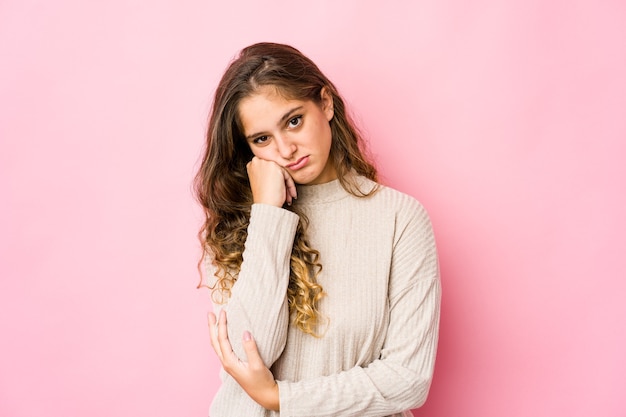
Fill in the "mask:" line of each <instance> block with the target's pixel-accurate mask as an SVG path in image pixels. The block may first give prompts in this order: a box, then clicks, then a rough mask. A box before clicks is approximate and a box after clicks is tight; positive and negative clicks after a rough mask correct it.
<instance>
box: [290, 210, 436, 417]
mask: <svg viewBox="0 0 626 417" xmlns="http://www.w3.org/2000/svg"><path fill="white" fill-rule="evenodd" d="M440 294H441V293H440V281H439V268H438V261H437V253H436V249H435V240H434V237H433V233H432V228H431V224H430V220H429V218H428V215H427V214H426V212H425V210H424V209H423V208H422V207H421V205H419V203H417V202H415V201H414V200H411V201H410V202H409V204H408V205H405V207H403V208H402V209H401V210H400V211H399V212H398V213H397V214H396V218H395V230H394V234H393V245H392V254H391V263H390V271H389V283H388V303H389V318H388V329H387V334H386V336H385V339H384V342H383V345H382V349H381V351H380V355H379V357H378V358H377V359H375V360H374V361H372V362H371V363H369V364H366V365H364V366H355V367H353V368H351V369H348V370H345V371H343V372H338V373H334V374H331V375H325V376H318V377H313V378H307V379H302V380H300V381H288V380H282V381H278V385H279V391H280V407H281V411H280V415H281V416H282V417H286V416H291V417H298V416H302V417H304V416H312V415H315V416H320V417H322V416H377V417H379V416H387V415H392V414H395V413H401V412H402V411H404V410H408V409H411V408H415V407H418V406H420V405H421V404H422V403H423V402H424V401H425V399H426V396H427V393H428V390H429V387H430V382H431V379H432V375H433V369H434V363H435V353H436V347H437V338H438V337H437V336H438V325H439V310H440V297H441V295H440ZM350 296H351V297H359V296H360V294H359V292H358V288H356V287H355V290H354V293H352V294H350ZM364 296H365V294H364ZM331 320H332V318H331Z"/></svg>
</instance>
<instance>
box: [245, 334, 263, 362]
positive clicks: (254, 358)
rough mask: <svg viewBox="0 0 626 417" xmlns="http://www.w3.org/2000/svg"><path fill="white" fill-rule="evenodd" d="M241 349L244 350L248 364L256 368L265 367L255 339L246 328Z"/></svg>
mask: <svg viewBox="0 0 626 417" xmlns="http://www.w3.org/2000/svg"><path fill="white" fill-rule="evenodd" d="M243 350H244V351H245V352H246V359H247V360H248V365H249V366H251V367H253V368H257V369H258V368H261V367H265V363H263V359H262V358H261V354H260V353H259V348H258V347H257V345H256V341H255V340H254V338H253V337H252V335H251V334H250V332H249V331H247V330H246V331H245V332H244V333H243Z"/></svg>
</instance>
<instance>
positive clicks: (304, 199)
mask: <svg viewBox="0 0 626 417" xmlns="http://www.w3.org/2000/svg"><path fill="white" fill-rule="evenodd" d="M348 175H354V177H355V180H356V181H355V182H356V184H357V186H358V187H359V188H360V189H361V190H362V191H364V192H366V193H367V192H369V191H371V189H372V188H373V187H375V186H376V184H375V183H374V182H372V181H370V180H368V179H366V178H364V177H361V176H358V175H356V174H354V173H350V174H348ZM297 189H298V198H297V199H296V201H295V203H296V204H306V205H311V204H323V203H330V202H333V201H337V200H341V199H342V198H346V197H348V196H350V195H351V194H350V193H349V192H347V191H346V190H345V189H344V188H343V187H342V186H341V182H339V180H338V179H335V180H333V181H329V182H326V183H324V184H315V185H298V186H297Z"/></svg>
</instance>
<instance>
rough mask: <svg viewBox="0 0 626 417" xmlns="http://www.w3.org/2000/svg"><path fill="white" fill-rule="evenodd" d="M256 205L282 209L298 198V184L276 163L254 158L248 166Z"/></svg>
mask: <svg viewBox="0 0 626 417" xmlns="http://www.w3.org/2000/svg"><path fill="white" fill-rule="evenodd" d="M246 168H247V171H248V179H249V180H250V188H251V190H252V198H253V200H254V202H255V203H263V204H270V205H274V206H277V207H282V206H283V204H285V203H287V204H291V203H292V201H293V199H294V198H296V184H295V182H294V181H293V178H291V175H289V173H288V172H287V170H286V169H285V168H283V167H281V166H280V165H278V164H277V163H276V162H274V161H267V160H264V159H260V158H258V157H256V156H255V157H254V158H252V160H251V161H250V162H248V165H247V166H246Z"/></svg>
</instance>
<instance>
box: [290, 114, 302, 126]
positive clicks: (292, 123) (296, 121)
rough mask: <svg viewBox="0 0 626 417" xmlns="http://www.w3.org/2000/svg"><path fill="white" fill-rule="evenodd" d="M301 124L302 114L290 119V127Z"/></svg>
mask: <svg viewBox="0 0 626 417" xmlns="http://www.w3.org/2000/svg"><path fill="white" fill-rule="evenodd" d="M300 124H302V116H296V117H293V118H291V119H289V127H290V128H294V127H298V126H300Z"/></svg>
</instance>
